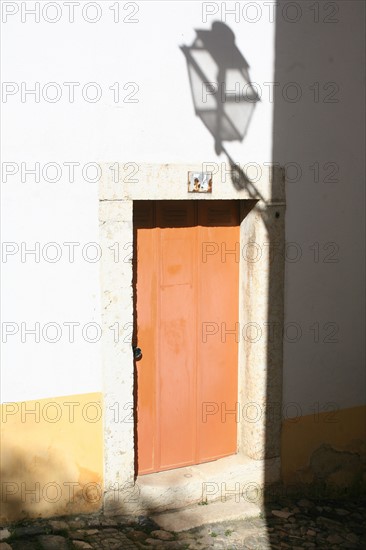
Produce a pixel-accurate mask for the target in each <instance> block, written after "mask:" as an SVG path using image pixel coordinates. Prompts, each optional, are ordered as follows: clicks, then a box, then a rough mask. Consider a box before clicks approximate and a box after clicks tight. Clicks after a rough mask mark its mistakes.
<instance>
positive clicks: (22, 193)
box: [2, 0, 364, 414]
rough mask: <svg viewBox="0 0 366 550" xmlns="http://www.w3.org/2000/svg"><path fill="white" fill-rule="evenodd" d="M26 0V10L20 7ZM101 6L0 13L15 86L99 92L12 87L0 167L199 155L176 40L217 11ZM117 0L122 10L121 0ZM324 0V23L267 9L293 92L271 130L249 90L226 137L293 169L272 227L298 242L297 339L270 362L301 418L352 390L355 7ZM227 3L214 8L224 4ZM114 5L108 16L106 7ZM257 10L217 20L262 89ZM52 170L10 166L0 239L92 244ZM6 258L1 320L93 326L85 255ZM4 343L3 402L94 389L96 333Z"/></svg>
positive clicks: (238, 148) (356, 373)
mask: <svg viewBox="0 0 366 550" xmlns="http://www.w3.org/2000/svg"><path fill="white" fill-rule="evenodd" d="M3 4H5V2H3ZM18 4H21V3H18ZM26 4H27V7H32V6H33V4H34V2H26ZM59 4H60V5H62V2H59ZM82 4H85V2H81V5H82ZM112 4H114V2H107V1H106V2H104V1H103V2H100V6H101V9H102V17H101V19H100V21H99V22H98V23H96V24H90V23H87V22H85V21H84V20H83V19H82V18H81V17H80V11H78V10H76V12H75V22H74V23H68V22H67V12H66V11H65V10H64V9H63V16H62V18H61V20H60V22H58V23H55V24H50V23H47V22H45V21H44V19H42V18H41V22H40V23H33V22H32V18H31V16H28V17H27V19H26V22H25V23H21V20H20V14H19V13H18V14H16V15H14V16H11V17H9V20H8V22H7V23H6V24H3V28H2V31H3V50H5V51H6V50H7V52H8V55H7V57H6V58H5V59H3V80H4V81H14V82H17V83H20V82H22V81H25V82H27V84H28V85H29V86H30V87H31V86H32V84H34V82H36V81H38V82H40V84H41V85H42V86H43V85H44V84H45V83H47V82H50V81H54V82H57V83H60V84H62V83H63V82H65V81H74V82H80V83H81V85H84V84H85V83H87V82H91V81H94V82H98V83H99V85H100V86H101V88H102V91H103V96H102V99H101V100H100V101H99V102H97V103H95V104H93V103H87V102H85V101H84V100H82V99H81V97H80V93H78V91H76V99H75V103H74V104H70V103H68V101H67V99H65V98H66V96H65V97H63V99H62V100H61V101H59V102H58V103H55V104H50V103H46V102H44V101H41V102H40V103H39V104H35V103H34V102H33V100H32V99H29V101H27V102H26V103H22V102H21V101H20V99H19V95H16V96H14V97H9V99H8V102H7V103H5V104H4V103H3V104H2V109H3V128H4V131H3V151H2V159H3V162H4V161H7V162H9V161H13V162H18V163H20V162H27V163H29V166H30V165H31V164H32V163H34V162H36V161H38V162H40V163H41V165H43V164H45V163H47V162H51V161H57V162H59V163H60V164H62V163H64V162H80V163H81V164H82V165H83V164H84V163H88V162H106V161H110V162H111V163H114V162H117V161H119V162H137V163H138V162H139V161H141V162H153V163H159V162H163V163H165V162H183V163H196V162H198V163H201V162H202V161H211V160H215V155H214V152H213V143H212V139H211V137H210V135H209V134H208V132H207V131H206V129H205V128H204V126H203V125H202V124H201V122H200V121H199V120H198V119H197V118H196V117H195V116H194V111H193V106H192V101H191V96H190V90H189V85H188V78H187V72H186V65H185V60H184V57H183V55H182V53H181V51H180V50H179V45H181V44H190V43H191V41H192V40H193V37H194V30H193V29H194V28H210V26H211V23H212V21H213V20H216V19H220V16H222V12H221V13H220V12H219V13H216V14H215V15H214V16H213V17H208V18H207V22H205V23H204V22H203V21H202V19H203V18H202V3H201V2H155V1H152V2H139V3H138V5H139V12H138V14H137V15H136V16H133V17H136V18H137V19H138V21H139V22H138V23H133V24H128V23H123V22H122V21H121V22H120V23H118V24H115V23H113V13H112V12H111V11H110V10H109V7H110V6H111V5H112ZM121 4H122V10H123V5H124V4H125V3H121ZM245 4H247V3H245V2H240V6H244V5H245ZM315 4H318V3H315ZM335 4H336V5H337V6H338V8H339V14H338V19H339V21H338V22H337V23H336V24H331V23H328V24H326V23H322V22H321V21H322V20H323V18H324V16H325V15H327V14H328V15H329V12H327V13H324V12H322V11H320V20H321V21H320V22H319V23H315V22H314V13H313V12H311V11H310V10H309V8H308V7H307V6H308V4H306V3H305V2H303V1H299V2H297V5H300V6H302V16H301V18H300V19H299V20H298V21H296V22H295V23H289V22H286V21H284V20H283V18H279V19H278V22H277V52H276V53H277V55H276V70H277V73H276V77H275V78H276V80H278V81H280V82H281V83H287V82H289V81H295V82H297V83H298V84H299V85H300V86H301V88H302V90H303V91H304V92H303V98H302V100H301V101H299V102H297V103H289V102H284V101H283V100H281V96H280V98H279V100H278V101H277V103H276V104H275V113H274V127H273V128H272V115H273V108H274V104H273V103H271V102H270V101H269V97H268V95H267V94H265V95H264V97H263V98H262V102H261V103H260V104H259V105H258V106H257V108H256V111H255V114H254V117H253V119H252V124H251V127H250V129H249V132H248V135H247V138H246V140H245V142H244V143H243V144H232V145H230V146H229V147H228V148H229V150H230V152H231V153H232V156H233V158H234V159H235V160H237V161H239V162H241V163H242V164H245V163H246V162H254V161H257V162H260V163H263V162H266V161H269V160H271V158H273V159H274V160H275V161H278V162H281V163H284V164H287V163H289V162H296V163H297V164H299V165H300V166H301V168H302V170H303V177H302V179H301V180H300V181H299V182H297V183H293V184H289V185H288V190H287V217H286V231H287V234H286V238H287V241H289V242H296V243H297V244H298V245H300V246H301V248H302V258H301V261H299V262H297V263H290V262H289V261H288V262H287V263H286V311H285V314H286V317H285V322H286V323H291V322H295V323H298V324H299V325H300V326H301V327H302V336H301V338H300V340H299V341H298V342H296V343H289V342H286V341H285V364H284V367H285V368H284V400H285V402H291V401H295V402H297V403H299V405H300V407H301V411H302V413H303V414H307V413H311V408H312V407H313V404H314V403H316V402H319V403H320V405H321V406H323V405H324V404H325V403H327V402H335V403H336V404H337V405H339V406H340V407H349V406H354V405H358V404H360V403H362V401H363V398H364V389H363V388H364V378H363V376H364V375H363V372H364V361H363V356H362V346H363V344H362V342H363V338H364V324H363V315H362V311H363V310H362V296H363V281H364V264H363V263H362V259H361V258H362V252H361V250H362V243H363V241H362V234H363V224H362V218H363V212H364V206H363V204H364V200H363V193H364V168H363V164H362V163H361V161H360V159H362V158H363V156H364V141H363V132H362V126H361V124H362V121H363V120H364V112H363V95H362V86H363V82H364V59H363V56H362V53H361V52H362V51H363V49H362V43H363V40H364V27H363V20H364V18H363V10H364V5H363V3H362V2H359V1H357V0H355V1H353V0H351V1H347V2H346V1H343V0H338V1H337V2H335ZM220 5H221V4H220V3H218V4H217V6H220ZM234 5H235V2H227V3H226V6H227V8H233V7H234ZM260 5H261V6H262V7H263V6H264V3H261V4H260ZM319 5H320V6H322V5H323V4H322V3H319ZM321 9H323V8H321ZM129 12H130V10H125V11H121V15H122V17H125V16H126V15H127V14H128V13H129ZM248 13H249V12H248ZM269 13H270V11H269V9H267V8H266V11H265V10H264V7H263V11H262V16H261V17H260V18H259V20H258V21H257V22H256V23H250V22H248V21H246V20H245V19H244V18H243V16H242V15H241V16H240V18H239V22H238V23H236V22H235V20H234V16H230V15H228V16H227V18H226V22H227V24H229V25H230V26H231V27H232V29H233V31H234V32H235V34H236V40H237V45H238V47H239V48H240V50H241V51H242V52H243V53H244V55H245V57H246V58H247V60H248V62H249V64H250V66H251V72H250V74H251V77H252V80H253V81H256V82H258V83H262V84H263V83H264V82H271V81H272V80H273V79H274V31H275V25H274V23H272V22H271V20H270V17H269ZM289 16H290V17H292V16H293V14H291V13H290V12H289ZM252 17H253V16H252ZM317 81H318V82H320V84H322V83H326V82H329V81H330V82H336V83H338V85H339V86H340V94H339V97H340V99H341V101H340V102H339V103H337V104H324V103H322V102H320V103H319V104H316V105H314V102H313V101H312V97H313V95H312V92H311V91H310V90H309V89H308V87H309V86H310V85H312V84H313V83H314V82H317ZM115 82H120V84H121V92H123V93H127V92H128V91H130V90H131V89H128V90H127V91H124V90H123V85H124V84H125V83H126V82H135V83H136V84H137V85H138V86H139V92H138V94H137V96H136V97H137V98H138V100H139V101H138V103H129V104H128V103H123V102H122V101H121V102H120V103H114V101H113V95H112V92H111V91H110V90H109V86H111V85H113V83H115ZM63 89H64V88H63ZM64 91H65V89H64ZM65 93H66V91H65ZM277 99H278V98H277ZM272 130H273V136H272ZM219 160H221V159H219ZM316 161H317V162H319V165H320V166H321V167H323V166H324V164H325V163H326V162H336V163H338V164H339V175H340V177H339V181H338V182H336V183H324V182H322V181H321V182H320V183H318V184H316V183H314V180H313V176H312V174H313V173H312V172H311V171H310V170H309V166H310V165H312V164H313V163H314V162H316ZM325 173H328V172H325ZM325 173H321V178H323V177H324V175H325ZM292 174H293V173H290V175H292ZM67 179H68V178H67V170H66V169H64V170H63V179H62V180H61V182H60V184H58V185H56V184H52V183H48V182H44V181H41V183H40V185H35V184H34V183H33V179H32V177H28V178H27V181H26V183H24V184H21V181H20V176H19V174H17V175H16V176H13V177H10V178H9V179H8V183H7V184H6V185H3V191H2V193H3V210H4V213H5V222H6V230H5V233H4V234H3V239H4V240H7V241H21V240H24V241H30V244H31V243H32V242H34V241H35V240H38V241H40V242H45V241H49V240H57V241H58V242H60V243H63V242H65V241H68V240H70V241H78V242H81V243H83V242H88V241H95V240H97V235H98V232H97V223H98V222H97V185H96V184H92V183H90V182H87V181H84V180H83V177H82V175H81V170H80V168H78V169H76V178H75V182H74V183H69V182H68V181H67ZM182 185H186V182H185V181H184V182H182ZM314 242H319V244H320V246H321V247H322V246H323V245H324V244H326V243H327V242H335V243H336V244H338V245H339V247H340V248H339V262H338V263H336V264H333V263H330V264H325V263H322V261H320V262H319V263H314V261H313V251H311V250H309V248H308V247H309V246H310V245H312V244H313V243H314ZM123 244H125V243H123ZM321 255H322V256H321V258H323V257H324V250H322V249H321ZM14 260H15V261H14ZM16 260H17V259H16V257H14V258H10V259H9V261H8V263H6V264H3V265H2V267H3V271H4V280H3V283H4V287H5V286H6V291H5V293H4V296H3V298H4V305H3V321H4V320H5V321H8V320H11V321H14V322H18V323H20V322H21V321H28V320H35V319H37V318H39V319H40V320H41V321H42V320H43V321H44V322H47V321H55V320H56V321H57V320H58V321H59V322H63V321H64V320H65V319H67V320H70V319H71V320H75V321H79V320H81V321H84V320H85V322H88V321H96V322H98V315H97V313H96V312H98V311H99V303H98V300H99V298H98V296H99V265H98V264H88V263H87V262H85V261H84V262H83V261H82V262H81V264H80V265H79V266H78V268H77V269H76V265H70V264H67V263H62V262H58V263H57V264H50V265H46V264H44V263H40V264H39V265H34V264H33V263H32V261H30V262H28V261H27V262H26V263H25V264H20V262H19V261H16ZM8 281H9V283H8V284H6V283H7V282H8ZM328 321H329V322H335V323H337V325H338V326H339V333H338V338H339V342H338V343H337V344H325V343H322V342H319V343H317V344H316V343H314V336H313V332H312V331H311V330H310V326H313V325H314V323H319V327H320V329H321V331H320V337H321V339H322V338H324V336H325V334H326V333H325V332H324V329H323V327H324V324H325V323H326V322H328ZM289 334H290V337H291V336H292V333H291V332H290V333H289ZM16 342H17V340H16V338H15V337H13V342H12V343H11V344H10V345H7V346H6V347H5V346H4V352H3V353H4V356H3V381H4V384H3V396H2V398H3V400H21V399H31V398H38V397H47V396H50V395H62V394H64V395H65V394H71V393H78V392H88V391H96V390H99V389H101V381H100V360H99V356H98V353H99V352H98V351H97V345H96V344H86V343H85V342H84V341H83V340H82V339H81V340H80V339H79V341H78V342H76V343H75V344H73V345H66V343H63V344H62V345H61V344H54V345H51V344H48V343H40V344H37V345H33V344H27V345H26V344H22V345H17V344H16ZM18 343H19V340H18ZM55 350H57V351H55ZM289 414H290V413H289Z"/></svg>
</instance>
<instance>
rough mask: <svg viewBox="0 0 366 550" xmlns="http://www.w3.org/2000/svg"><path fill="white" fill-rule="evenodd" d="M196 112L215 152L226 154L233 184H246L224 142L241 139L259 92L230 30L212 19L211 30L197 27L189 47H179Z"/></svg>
mask: <svg viewBox="0 0 366 550" xmlns="http://www.w3.org/2000/svg"><path fill="white" fill-rule="evenodd" d="M181 50H182V51H183V53H184V55H185V57H186V60H187V66H188V74H189V80H190V86H191V92H192V98H193V103H194V108H195V112H196V115H197V116H198V117H199V118H200V119H201V120H202V122H203V124H204V125H205V126H206V128H207V129H208V131H209V132H210V133H211V135H212V136H213V138H214V140H215V152H216V154H218V155H219V154H221V153H222V152H223V153H225V154H226V156H227V157H228V160H229V163H230V166H231V169H232V176H233V177H232V181H233V184H234V185H235V187H237V188H240V189H242V188H243V187H244V186H246V184H247V183H249V180H248V178H247V177H246V175H245V174H244V172H243V171H242V170H241V169H240V168H238V165H237V164H236V163H235V162H234V161H233V160H232V158H231V157H230V155H229V154H228V152H227V151H226V149H225V148H224V146H223V141H243V139H244V137H245V135H246V133H247V130H248V127H249V124H250V120H251V117H252V115H253V111H254V108H255V105H256V103H257V102H258V101H259V97H258V94H257V93H256V91H255V89H254V88H253V86H252V84H251V82H250V78H249V72H248V69H249V65H248V63H247V62H246V60H245V58H244V56H243V55H242V54H241V52H240V51H239V49H238V48H237V46H236V44H235V35H234V33H233V31H232V30H231V29H230V28H229V27H228V26H227V25H225V24H224V23H221V22H218V21H215V22H214V23H213V24H212V29H211V30H196V38H195V40H194V42H193V44H192V45H191V46H181Z"/></svg>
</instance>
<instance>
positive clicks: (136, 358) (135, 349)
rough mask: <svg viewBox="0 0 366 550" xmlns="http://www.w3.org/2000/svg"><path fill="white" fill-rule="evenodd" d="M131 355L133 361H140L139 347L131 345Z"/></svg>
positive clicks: (140, 352)
mask: <svg viewBox="0 0 366 550" xmlns="http://www.w3.org/2000/svg"><path fill="white" fill-rule="evenodd" d="M133 357H134V359H135V361H140V359H141V357H142V351H141V348H137V347H136V346H133Z"/></svg>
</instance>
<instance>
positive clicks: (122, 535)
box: [0, 499, 366, 550]
mask: <svg viewBox="0 0 366 550" xmlns="http://www.w3.org/2000/svg"><path fill="white" fill-rule="evenodd" d="M208 506H209V505H208ZM148 548H153V549H155V550H208V549H218V550H220V549H222V550H262V549H263V550H272V549H273V550H275V549H291V550H304V549H309V550H310V549H312V548H314V549H317V548H323V549H327V550H336V549H337V550H338V549H340V550H357V549H363V550H364V549H366V499H357V500H353V501H349V500H347V501H344V500H339V499H338V500H326V501H324V500H321V501H319V500H310V499H300V500H296V499H292V500H290V499H282V500H281V501H280V502H272V503H271V505H268V506H267V507H266V512H265V513H264V514H261V516H260V517H257V518H251V519H246V520H237V521H228V522H222V523H215V524H210V525H204V526H202V527H199V528H195V529H192V530H190V531H184V532H180V533H174V532H167V531H163V530H161V529H159V527H158V526H157V525H156V524H155V523H154V522H153V521H152V520H151V519H149V518H146V517H143V516H140V517H138V518H134V519H131V518H127V517H123V516H117V517H113V518H106V517H103V516H102V515H99V516H78V517H73V518H58V519H49V520H35V521H32V522H30V521H28V522H22V523H18V524H15V525H11V526H8V527H5V528H3V529H2V530H1V531H0V550H72V549H80V550H83V549H85V550H87V549H98V550H104V549H105V550H108V549H115V550H117V549H121V550H122V549H123V550H144V549H148Z"/></svg>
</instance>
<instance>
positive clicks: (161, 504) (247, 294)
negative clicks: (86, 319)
mask: <svg viewBox="0 0 366 550" xmlns="http://www.w3.org/2000/svg"><path fill="white" fill-rule="evenodd" d="M111 166H112V169H111ZM258 168H259V170H258ZM203 170H207V171H212V172H213V192H212V194H210V195H209V194H199V195H198V194H189V193H188V192H187V178H188V172H189V171H203ZM132 172H133V174H132ZM116 174H117V175H116ZM255 180H256V181H252V183H248V184H247V185H245V187H244V189H241V190H237V189H235V188H234V186H233V184H232V183H231V180H230V167H229V166H228V165H227V164H225V163H221V164H220V165H218V164H217V163H210V164H209V163H206V166H204V167H202V166H197V165H175V164H170V165H168V164H165V165H148V164H140V165H137V164H135V163H127V164H120V165H119V170H118V172H117V171H116V164H115V163H114V164H113V165H112V164H109V165H108V164H105V165H103V178H102V183H101V186H100V192H99V220H100V241H101V247H102V251H103V254H102V262H101V294H102V315H101V316H102V329H103V332H102V333H103V336H102V365H103V380H104V387H103V402H104V510H105V512H109V513H131V512H132V513H137V512H144V511H145V512H146V511H153V510H161V509H167V508H170V507H177V503H178V505H179V506H184V505H187V504H188V503H189V502H194V501H199V500H200V499H201V498H202V479H206V478H207V476H208V478H207V479H210V475H211V478H212V479H216V478H215V476H216V477H217V476H218V475H219V478H218V479H220V480H221V481H222V480H223V479H227V480H228V481H230V480H231V481H232V480H235V482H236V481H237V480H239V482H240V481H241V480H243V481H244V480H248V479H250V480H252V481H253V480H255V482H256V483H258V484H262V485H263V483H265V482H266V481H268V479H269V477H270V481H277V480H278V479H279V475H280V470H279V461H280V430H281V414H280V410H281V403H282V330H281V328H282V326H283V301H284V292H283V279H284V244H285V236H284V215H285V184H284V172H283V170H282V169H280V168H278V167H269V166H266V167H263V166H261V167H259V166H258V167H257V170H256V177H255ZM183 199H185V200H187V199H191V200H221V199H235V200H240V201H241V203H240V204H241V213H242V217H241V218H242V221H241V225H240V267H239V270H240V289H239V326H240V341H239V357H238V369H239V379H238V385H239V395H238V403H239V405H240V406H239V415H238V454H237V455H235V457H229V458H226V459H221V460H218V461H215V463H214V466H215V470H214V471H213V470H212V466H211V469H210V464H211V465H212V464H213V463H209V464H208V465H201V466H200V467H193V468H191V469H189V472H190V473H189V474H186V475H187V477H186V478H185V480H184V483H183V484H182V483H179V482H178V478H179V477H181V476H179V475H178V477H176V478H175V481H174V485H175V487H172V488H171V490H170V492H169V490H168V491H167V490H164V498H163V497H162V493H161V483H163V482H164V479H166V480H168V481H167V483H168V484H169V483H170V485H171V484H172V479H173V478H172V475H173V474H174V471H170V472H161V473H158V474H150V475H147V476H142V477H141V478H138V480H136V479H135V447H134V417H133V402H134V361H133V355H132V345H131V333H132V327H133V315H134V311H133V286H132V277H133V266H132V250H133V219H132V215H133V201H134V200H183ZM276 412H277V414H275V413H276ZM183 470H185V469H178V470H177V471H176V472H177V473H178V474H182V472H183ZM192 472H193V473H192ZM210 472H211V474H210ZM268 472H270V475H269V474H268ZM153 476H155V477H153ZM164 476H165V477H164ZM205 476H206V478H205ZM225 476H226V477H225ZM248 476H249V477H248ZM268 476H269V477H268ZM190 478H191V479H190ZM169 479H170V481H169ZM197 480H198V481H197ZM159 483H160V485H159ZM159 487H160V489H159ZM218 497H219V495H216V494H212V498H213V499H214V498H218Z"/></svg>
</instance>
